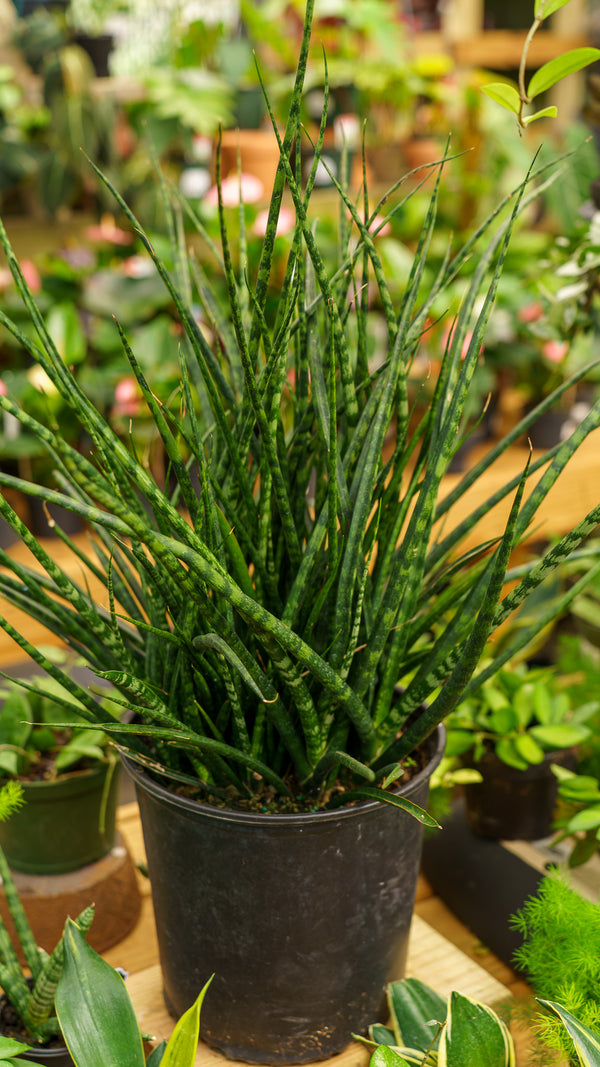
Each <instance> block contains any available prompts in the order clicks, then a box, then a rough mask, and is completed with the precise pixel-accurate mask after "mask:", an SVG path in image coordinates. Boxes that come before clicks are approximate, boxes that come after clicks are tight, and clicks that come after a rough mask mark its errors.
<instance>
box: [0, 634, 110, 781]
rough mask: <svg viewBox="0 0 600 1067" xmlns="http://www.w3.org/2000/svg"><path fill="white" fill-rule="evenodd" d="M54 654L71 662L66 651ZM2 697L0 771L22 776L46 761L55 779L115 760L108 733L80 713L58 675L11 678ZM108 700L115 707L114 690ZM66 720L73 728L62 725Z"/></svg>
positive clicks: (46, 768)
mask: <svg viewBox="0 0 600 1067" xmlns="http://www.w3.org/2000/svg"><path fill="white" fill-rule="evenodd" d="M48 655H49V656H52V658H53V660H54V662H55V663H57V664H60V665H61V666H62V665H64V664H65V661H66V657H65V656H64V655H62V654H61V655H59V656H55V655H54V651H53V650H51V649H48ZM67 670H68V666H67ZM0 701H2V703H1V706H0V774H2V775H4V776H7V775H11V776H13V777H15V778H16V777H19V776H22V775H27V774H29V773H31V772H35V768H36V765H38V764H40V763H43V767H44V776H45V777H55V776H56V775H59V774H63V773H64V772H66V771H69V770H73V769H75V768H82V767H85V766H87V765H88V764H89V763H90V761H91V762H92V763H94V762H96V761H97V760H109V759H110V758H114V757H111V755H110V754H109V753H108V751H107V743H108V737H107V735H106V734H102V733H101V732H100V731H99V730H95V729H91V728H90V727H89V726H88V724H87V722H86V720H85V719H84V718H81V717H80V716H79V709H80V706H81V705H79V704H78V703H77V701H76V700H75V699H74V698H73V697H72V696H71V695H70V693H69V691H68V689H65V687H64V686H62V685H61V684H60V683H59V682H58V681H56V679H55V678H49V677H47V678H44V677H42V676H41V675H40V676H37V677H36V676H33V677H32V678H31V679H29V680H28V681H26V680H24V679H21V680H16V681H12V680H9V682H8V684H7V686H6V687H5V688H4V689H0ZM102 702H103V707H105V708H106V709H110V707H111V705H110V700H109V694H108V693H107V694H106V696H104V697H103V698H102ZM118 710H119V709H117V711H118ZM115 717H117V718H118V715H117V716H115ZM65 718H68V719H69V721H70V722H71V723H72V726H71V727H70V728H65V727H62V726H60V725H59V724H60V723H62V722H64V720H65Z"/></svg>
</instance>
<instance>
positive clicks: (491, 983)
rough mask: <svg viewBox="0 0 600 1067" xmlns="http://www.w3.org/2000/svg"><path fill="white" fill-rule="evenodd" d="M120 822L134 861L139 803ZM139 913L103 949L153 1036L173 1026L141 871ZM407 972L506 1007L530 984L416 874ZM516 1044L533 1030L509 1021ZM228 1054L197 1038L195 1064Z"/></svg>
mask: <svg viewBox="0 0 600 1067" xmlns="http://www.w3.org/2000/svg"><path fill="white" fill-rule="evenodd" d="M119 827H120V830H121V833H122V834H123V836H124V838H125V840H126V842H127V844H128V847H129V849H130V852H131V855H132V857H133V859H134V861H135V862H136V863H143V862H144V860H145V853H144V843H143V839H142V833H141V826H140V821H139V814H138V809H137V804H135V803H133V804H125V805H122V806H121V808H120V809H119ZM139 878H140V890H141V893H142V911H141V918H140V921H139V923H138V924H137V926H136V928H135V929H134V930H133V931H132V933H131V934H130V935H129V936H128V937H127V938H126V939H125V940H124V941H121V942H120V944H118V945H116V946H115V947H114V948H112V949H110V950H109V951H108V952H106V953H104V958H105V959H107V960H108V961H109V963H111V964H113V966H122V967H124V968H125V969H126V970H127V971H128V972H129V978H128V979H127V988H128V989H129V993H130V996H131V999H132V1001H133V1004H134V1007H135V1009H136V1012H137V1016H138V1019H139V1022H140V1026H141V1028H142V1030H144V1031H146V1032H148V1033H151V1034H153V1035H154V1036H155V1037H156V1038H157V1039H158V1040H160V1039H161V1038H163V1037H168V1036H169V1034H170V1033H171V1030H172V1029H173V1024H174V1023H173V1019H172V1018H171V1017H170V1016H169V1014H168V1012H167V1010H166V1008H165V1006H164V1003H163V999H162V986H161V976H160V967H159V964H158V962H157V961H158V946H157V940H156V930H155V926H154V916H153V911H152V900H151V895H150V886H149V883H148V880H147V879H146V878H145V877H143V876H142V875H140V876H139ZM408 973H409V974H410V975H414V976H415V977H417V978H420V979H422V980H423V981H425V982H427V983H429V984H430V985H432V986H433V987H434V988H435V989H437V990H438V992H440V993H442V994H447V993H449V992H451V991H452V990H454V989H455V990H458V991H459V992H461V993H466V994H468V995H470V996H473V997H475V998H477V999H479V1000H482V1001H483V1002H485V1003H487V1004H490V1005H496V1006H501V1007H502V1009H503V1008H506V1007H507V1006H508V1005H509V1004H510V1003H511V1002H514V1000H515V999H523V998H524V999H529V998H530V992H529V989H528V987H527V986H526V985H525V983H524V982H522V981H521V980H520V979H518V978H517V977H516V976H515V975H514V974H513V972H512V971H510V970H509V968H508V967H505V966H504V964H502V963H501V962H500V961H499V960H497V959H496V958H495V957H494V956H493V955H492V954H491V953H490V952H488V951H486V950H485V949H484V948H483V947H482V946H481V945H478V944H477V942H476V940H475V938H474V937H473V935H472V934H471V933H470V932H469V931H468V930H467V929H466V927H464V926H462V924H461V923H459V922H458V920H457V919H455V918H454V917H453V916H452V915H451V914H450V912H448V911H447V909H446V908H444V906H443V905H442V904H441V902H440V901H439V900H438V899H437V898H436V897H434V896H433V894H432V892H431V890H430V888H429V886H428V885H427V883H426V882H425V881H424V879H420V882H419V887H418V893H417V904H416V912H415V917H414V920H413V925H412V929H411V940H410V948H409V957H408ZM512 1029H513V1034H514V1036H515V1042H516V1045H517V1063H518V1065H519V1067H525V1065H526V1064H528V1063H529V1062H530V1059H529V1055H528V1049H529V1045H530V1044H531V1035H530V1034H529V1033H528V1032H527V1030H526V1029H523V1028H519V1027H517V1026H512ZM227 1062H229V1061H227V1060H226V1059H225V1057H224V1056H222V1055H221V1054H220V1053H218V1052H215V1051H214V1050H212V1049H209V1048H208V1047H207V1046H206V1045H204V1044H202V1042H201V1043H200V1045H199V1047H198V1054H197V1056H196V1065H197V1067H219V1065H221V1067H223V1065H224V1064H226V1063H227ZM367 1062H368V1052H367V1051H366V1050H365V1049H364V1048H362V1047H361V1046H360V1045H358V1044H356V1043H353V1044H351V1045H349V1047H348V1048H347V1049H346V1050H345V1051H344V1052H342V1053H340V1054H339V1055H338V1056H334V1057H333V1058H332V1059H330V1060H328V1061H326V1064H327V1067H366V1064H367Z"/></svg>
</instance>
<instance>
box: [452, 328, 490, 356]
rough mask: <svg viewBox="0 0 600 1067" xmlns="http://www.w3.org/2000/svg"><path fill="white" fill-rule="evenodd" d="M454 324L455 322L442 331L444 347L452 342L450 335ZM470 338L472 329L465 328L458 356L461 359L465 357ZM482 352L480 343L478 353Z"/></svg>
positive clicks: (471, 337)
mask: <svg viewBox="0 0 600 1067" xmlns="http://www.w3.org/2000/svg"><path fill="white" fill-rule="evenodd" d="M455 326H456V323H454V322H453V323H452V326H450V327H449V328H447V329H446V330H445V331H444V335H443V339H442V340H443V345H444V349H446V348H449V347H450V344H451V343H452V336H453V334H454V328H455ZM472 340H473V331H472V330H467V332H466V333H465V336H464V340H463V343H462V348H461V350H460V358H461V359H465V358H466V355H467V352H468V351H469V346H470V344H471V341H472ZM482 352H483V345H481V347H480V349H479V355H481V353H482Z"/></svg>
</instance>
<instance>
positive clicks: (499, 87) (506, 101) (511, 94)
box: [481, 82, 521, 115]
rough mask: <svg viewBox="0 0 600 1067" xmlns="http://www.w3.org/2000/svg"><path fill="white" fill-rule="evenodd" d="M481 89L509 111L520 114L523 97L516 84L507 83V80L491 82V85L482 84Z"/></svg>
mask: <svg viewBox="0 0 600 1067" xmlns="http://www.w3.org/2000/svg"><path fill="white" fill-rule="evenodd" d="M481 90H482V92H484V93H485V95H486V96H489V97H490V99H491V100H495V101H496V103H497V104H501V105H502V107H505V108H506V109H507V111H512V112H513V113H514V114H515V115H518V114H519V110H520V107H521V98H520V96H519V93H518V91H517V89H515V87H514V85H507V83H506V82H490V83H489V85H482V86H481Z"/></svg>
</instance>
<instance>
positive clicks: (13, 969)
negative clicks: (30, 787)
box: [0, 781, 94, 1062]
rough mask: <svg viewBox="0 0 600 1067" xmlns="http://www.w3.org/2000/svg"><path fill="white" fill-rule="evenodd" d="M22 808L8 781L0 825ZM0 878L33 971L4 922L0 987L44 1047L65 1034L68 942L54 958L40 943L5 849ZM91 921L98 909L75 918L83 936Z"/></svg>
mask: <svg viewBox="0 0 600 1067" xmlns="http://www.w3.org/2000/svg"><path fill="white" fill-rule="evenodd" d="M22 803H23V797H22V790H21V787H20V786H19V784H18V782H15V781H10V782H7V783H6V785H5V786H4V787H3V788H2V790H1V791H0V820H2V821H4V820H6V819H7V818H10V816H11V815H12V814H14V812H15V811H17V810H18V809H19V807H20V806H21V804H22ZM0 878H1V879H2V888H3V890H4V894H5V896H6V903H7V905H8V910H9V912H10V916H11V918H12V921H13V923H14V927H15V931H16V936H17V940H18V944H19V946H20V949H21V952H22V954H23V956H24V958H25V961H26V964H27V968H28V969H29V971H30V977H29V978H28V977H27V976H26V975H25V974H24V972H23V968H22V967H21V964H20V962H19V958H18V955H17V950H16V949H15V947H14V946H13V943H12V941H11V939H10V935H9V933H8V931H7V929H6V926H5V924H4V922H3V920H2V919H1V918H0V988H2V990H3V991H4V994H5V996H6V997H7V999H8V1000H9V1001H10V1003H11V1004H12V1006H13V1008H14V1009H15V1011H16V1012H17V1014H18V1016H19V1018H20V1020H21V1022H22V1024H23V1036H24V1037H26V1039H27V1040H28V1041H29V1042H30V1044H31V1045H32V1046H34V1045H38V1046H43V1045H46V1044H48V1042H49V1041H51V1040H52V1039H53V1038H55V1037H59V1036H60V1034H61V1030H60V1025H59V1022H58V1018H57V1016H56V1013H55V1010H54V997H55V993H56V988H57V985H58V980H59V978H60V975H61V972H62V968H63V963H64V953H65V949H64V937H61V939H60V941H59V942H58V944H57V945H56V948H55V949H54V951H53V952H52V953H51V955H48V953H47V952H45V951H44V950H43V949H41V948H40V947H39V946H38V945H37V944H36V942H35V938H34V936H33V933H32V930H31V927H30V925H29V922H28V920H27V916H26V914H25V909H24V908H23V905H22V903H21V900H20V897H19V894H18V892H17V889H16V886H15V883H14V880H13V877H12V874H11V871H10V868H9V866H8V863H7V862H6V859H5V856H4V853H3V851H2V849H0ZM93 917H94V907H93V905H90V906H89V907H87V908H85V909H84V910H83V911H82V912H81V914H80V915H79V917H78V918H77V919H76V923H77V926H78V927H79V929H80V931H81V933H82V936H83V934H85V933H87V931H88V930H89V928H90V926H91V924H92V919H93ZM19 1062H20V1061H19Z"/></svg>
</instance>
